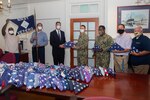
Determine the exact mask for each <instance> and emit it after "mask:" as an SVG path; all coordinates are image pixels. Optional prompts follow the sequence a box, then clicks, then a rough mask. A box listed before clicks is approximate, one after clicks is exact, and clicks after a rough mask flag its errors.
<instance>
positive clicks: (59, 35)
mask: <svg viewBox="0 0 150 100" xmlns="http://www.w3.org/2000/svg"><path fill="white" fill-rule="evenodd" d="M58 37H59V39H60V40H61V33H60V31H58Z"/></svg>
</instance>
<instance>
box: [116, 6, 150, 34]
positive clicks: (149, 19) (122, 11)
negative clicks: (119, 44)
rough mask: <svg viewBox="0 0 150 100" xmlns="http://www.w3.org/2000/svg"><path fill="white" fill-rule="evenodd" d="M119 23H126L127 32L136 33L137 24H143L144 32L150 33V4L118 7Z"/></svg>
mask: <svg viewBox="0 0 150 100" xmlns="http://www.w3.org/2000/svg"><path fill="white" fill-rule="evenodd" d="M117 16H118V18H117V24H118V25H119V24H124V25H125V27H126V32H127V33H134V28H135V27H136V26H139V25H140V26H142V28H143V33H150V6H149V5H139V6H121V7H117Z"/></svg>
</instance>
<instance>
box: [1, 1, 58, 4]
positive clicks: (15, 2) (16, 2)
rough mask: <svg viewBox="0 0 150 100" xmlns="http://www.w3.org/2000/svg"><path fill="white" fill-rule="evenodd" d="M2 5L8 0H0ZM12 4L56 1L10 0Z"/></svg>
mask: <svg viewBox="0 0 150 100" xmlns="http://www.w3.org/2000/svg"><path fill="white" fill-rule="evenodd" d="M2 1H3V3H4V5H5V4H7V1H8V0H2ZM10 1H11V3H12V4H13V5H18V4H28V3H38V2H47V1H56V0H10Z"/></svg>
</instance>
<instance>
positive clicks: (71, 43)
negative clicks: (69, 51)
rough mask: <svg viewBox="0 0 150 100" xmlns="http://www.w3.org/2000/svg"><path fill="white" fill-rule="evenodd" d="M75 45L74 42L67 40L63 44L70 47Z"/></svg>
mask: <svg viewBox="0 0 150 100" xmlns="http://www.w3.org/2000/svg"><path fill="white" fill-rule="evenodd" d="M74 45H75V43H74V42H71V41H68V42H66V43H65V44H64V46H65V48H72V47H73V46H74Z"/></svg>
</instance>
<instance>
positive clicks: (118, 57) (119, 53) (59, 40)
mask: <svg viewBox="0 0 150 100" xmlns="http://www.w3.org/2000/svg"><path fill="white" fill-rule="evenodd" d="M5 27H6V26H4V28H3V30H2V34H3V36H4V37H5V38H7V37H8V36H9V35H10V36H15V35H14V30H13V28H12V27H10V28H8V30H6V31H5V32H4V29H6V28H5ZM55 27H56V29H55V30H53V31H52V32H50V45H51V46H52V56H53V61H54V65H59V64H64V58H65V47H64V43H65V42H66V38H65V33H64V32H63V31H62V30H61V22H56V24H55ZM42 29H43V25H42V23H38V24H37V26H36V31H35V32H33V33H32V36H31V38H30V43H32V45H33V46H32V57H33V62H41V63H43V64H45V46H46V45H48V37H47V34H46V33H45V32H43V30H42ZM117 29H118V31H117V34H118V36H117V37H116V39H115V41H114V40H113V38H112V37H111V36H110V35H108V34H106V32H105V30H106V29H105V26H103V25H100V26H99V28H98V35H97V36H96V39H95V45H98V46H99V47H100V50H99V51H98V52H94V53H93V57H95V59H96V67H98V66H101V67H106V68H108V67H109V63H110V51H109V48H110V47H111V46H112V44H113V43H117V44H118V45H120V46H121V47H122V48H124V50H113V51H112V53H113V54H114V66H115V67H114V69H115V71H116V72H125V73H127V72H128V69H129V68H128V66H129V65H131V66H132V68H133V71H134V72H135V73H139V74H147V73H148V70H149V66H150V60H149V59H150V39H149V38H148V37H147V36H145V35H143V28H142V27H141V26H137V27H136V28H135V29H134V35H135V37H134V38H133V39H132V38H131V37H130V35H129V34H128V33H126V32H125V25H123V24H119V25H118V28H117ZM4 33H5V34H4ZM6 33H9V34H7V35H6ZM13 40H14V41H15V40H16V39H15V38H14V39H11V41H13ZM5 41H6V42H9V41H10V38H9V39H5ZM88 41H89V37H88V35H87V34H86V26H85V25H81V26H80V35H79V38H78V42H77V43H76V44H75V46H73V47H72V48H73V49H76V50H77V62H78V66H81V65H88ZM17 42H18V39H17ZM12 43H13V42H10V43H7V44H10V45H9V48H13V47H11V46H14V45H13V44H12ZM14 44H15V45H17V44H16V43H14ZM133 47H134V48H136V49H138V50H139V52H135V51H131V50H132V48H133ZM6 51H8V52H13V51H9V50H6ZM14 53H15V51H14Z"/></svg>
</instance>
